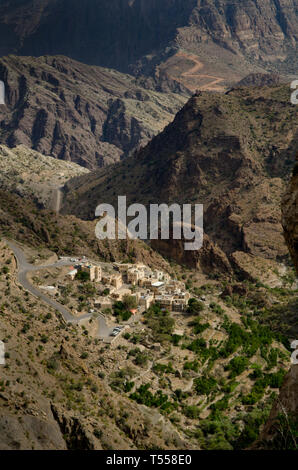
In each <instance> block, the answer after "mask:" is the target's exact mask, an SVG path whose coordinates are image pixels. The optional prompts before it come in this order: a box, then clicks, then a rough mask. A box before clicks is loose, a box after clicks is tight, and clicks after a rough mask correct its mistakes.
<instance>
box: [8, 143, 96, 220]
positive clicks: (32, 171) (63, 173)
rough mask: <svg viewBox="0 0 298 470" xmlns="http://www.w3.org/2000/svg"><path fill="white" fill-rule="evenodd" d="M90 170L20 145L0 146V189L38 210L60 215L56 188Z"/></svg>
mask: <svg viewBox="0 0 298 470" xmlns="http://www.w3.org/2000/svg"><path fill="white" fill-rule="evenodd" d="M86 173H89V170H87V169H86V168H83V167H81V166H79V165H76V164H75V163H72V162H65V161H61V160H57V159H56V158H52V157H49V156H44V155H41V154H40V153H38V152H36V151H34V150H32V149H28V148H27V147H25V146H24V145H19V146H18V147H15V148H13V149H9V148H8V147H6V146H5V145H0V188H1V190H2V191H9V192H12V193H15V194H18V195H19V196H21V197H23V198H26V199H31V200H32V201H34V202H35V204H37V206H38V207H41V208H48V209H53V210H55V211H57V212H58V211H59V209H60V196H59V188H60V187H62V186H64V184H65V183H66V182H67V181H68V180H69V179H71V178H74V177H75V176H79V175H84V174H86Z"/></svg>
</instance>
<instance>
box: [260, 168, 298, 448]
mask: <svg viewBox="0 0 298 470" xmlns="http://www.w3.org/2000/svg"><path fill="white" fill-rule="evenodd" d="M297 170H298V166H297V165H296V166H295V168H294V173H293V178H292V180H291V182H290V185H289V188H288V189H287V192H286V194H285V196H284V198H283V201H282V223H283V228H284V235H285V239H286V242H287V245H288V247H289V250H290V253H291V256H292V259H293V262H294V264H295V267H296V271H297V273H298V171H297ZM297 423H298V365H297V364H293V365H292V367H291V369H290V371H289V373H288V374H287V375H286V377H285V380H284V383H283V385H282V388H281V389H280V394H279V397H278V399H277V400H276V402H275V403H274V405H273V407H272V410H271V413H270V416H269V419H268V421H267V423H266V425H265V426H264V429H263V431H262V433H261V436H260V438H259V440H258V441H257V443H256V444H255V445H254V447H255V448H261V449H264V448H265V449H267V448H274V449H285V448H286V449H287V448H291V449H296V450H297ZM295 429H296V433H295Z"/></svg>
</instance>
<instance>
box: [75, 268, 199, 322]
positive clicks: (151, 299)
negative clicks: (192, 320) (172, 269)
mask: <svg viewBox="0 0 298 470" xmlns="http://www.w3.org/2000/svg"><path fill="white" fill-rule="evenodd" d="M84 273H85V276H84ZM67 277H68V278H69V279H71V280H72V281H74V280H75V279H84V277H85V279H88V280H90V281H91V282H92V283H95V285H98V288H96V291H97V293H98V296H97V297H96V298H95V300H94V309H97V310H101V311H104V310H106V309H112V308H113V305H114V304H115V303H116V302H121V301H123V299H124V298H126V297H127V296H129V297H131V298H133V299H134V305H135V308H132V309H130V313H131V314H132V315H135V314H136V313H137V312H138V311H145V310H147V309H148V308H149V307H150V306H151V305H152V304H153V303H158V304H159V305H160V306H161V308H164V309H167V310H169V311H172V312H183V311H184V310H185V309H186V307H187V304H188V300H189V298H190V294H189V292H187V291H186V290H185V284H184V283H183V282H181V281H178V280H175V279H172V278H171V277H170V275H169V274H168V273H165V272H163V271H161V270H157V269H153V270H152V269H150V268H149V267H148V266H146V265H144V264H130V263H124V264H122V263H113V264H111V265H108V264H106V263H102V264H99V263H97V264H93V263H90V262H87V261H84V260H82V261H79V262H78V263H77V264H75V266H74V267H73V269H71V270H70V271H69V272H68V274H67Z"/></svg>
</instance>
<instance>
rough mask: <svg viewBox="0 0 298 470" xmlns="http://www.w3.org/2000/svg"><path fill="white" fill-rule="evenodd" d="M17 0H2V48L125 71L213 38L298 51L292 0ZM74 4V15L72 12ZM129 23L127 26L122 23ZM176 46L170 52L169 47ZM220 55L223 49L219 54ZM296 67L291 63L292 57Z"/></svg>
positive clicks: (274, 52) (241, 50)
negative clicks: (231, 0) (57, 55)
mask: <svg viewBox="0 0 298 470" xmlns="http://www.w3.org/2000/svg"><path fill="white" fill-rule="evenodd" d="M18 3H19V4H16V2H13V1H12V0H6V1H5V2H2V5H1V7H0V18H1V20H0V54H2V55H5V54H9V53H11V52H12V51H14V52H15V53H17V54H20V55H35V56H40V55H45V54H51V55H56V54H63V55H67V56H69V57H72V58H74V59H76V60H81V61H83V62H85V63H89V64H96V65H101V66H105V67H113V68H116V69H118V70H121V71H126V72H127V71H128V69H129V66H130V65H131V64H135V63H136V62H137V61H140V60H141V61H142V62H143V64H146V62H148V61H150V60H151V59H152V58H153V63H154V62H155V61H156V60H158V57H159V54H160V53H162V54H169V50H170V51H171V50H172V53H173V52H175V50H176V48H177V47H180V48H182V49H183V50H186V51H190V52H193V53H201V52H202V49H204V48H206V50H207V51H209V52H211V51H212V47H213V46H218V47H219V51H220V50H221V51H230V52H231V53H232V54H234V55H235V54H237V55H239V56H240V55H243V56H245V57H247V58H249V59H253V60H257V61H258V60H260V61H262V62H278V61H279V60H280V59H282V60H284V59H286V58H287V56H288V54H289V53H290V52H291V51H294V52H293V58H295V46H296V43H297V34H298V33H297V31H298V25H297V11H296V8H295V4H296V3H295V0H283V1H280V0H266V1H264V0H246V1H245V2H233V3H231V2H230V1H229V0H219V1H218V0H216V1H215V0H207V1H206V0H159V1H156V0H88V2H82V1H81V0H60V1H59V2H57V1H56V0H40V1H38V2H35V1H33V0H23V1H22V2H21V3H20V2H18ZM70 12H71V15H70V14H69V13H70ZM123 25H125V27H123ZM170 53H171V52H170ZM218 57H220V55H219V56H218ZM288 67H289V68H291V63H290V62H289V63H288Z"/></svg>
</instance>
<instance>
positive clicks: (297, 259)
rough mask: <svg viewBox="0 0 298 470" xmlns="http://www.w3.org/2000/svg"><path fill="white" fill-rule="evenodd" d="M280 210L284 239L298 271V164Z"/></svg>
mask: <svg viewBox="0 0 298 470" xmlns="http://www.w3.org/2000/svg"><path fill="white" fill-rule="evenodd" d="M282 212H283V214H282V215H283V219H282V223H283V228H284V235H285V239H286V242H287V245H288V247H289V250H290V253H291V256H292V259H293V262H294V264H295V267H296V270H297V272H298V164H296V166H295V168H294V174H293V178H292V180H291V183H290V185H289V188H288V189H287V192H286V194H285V196H284V198H283V205H282Z"/></svg>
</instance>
